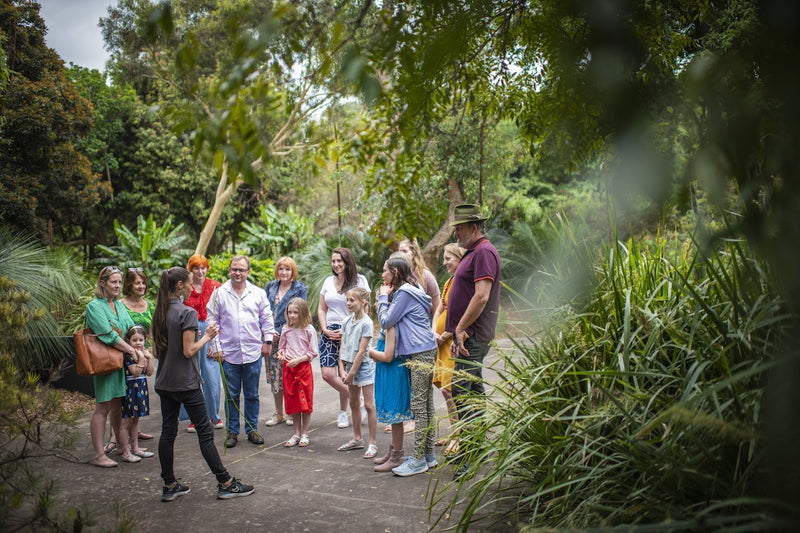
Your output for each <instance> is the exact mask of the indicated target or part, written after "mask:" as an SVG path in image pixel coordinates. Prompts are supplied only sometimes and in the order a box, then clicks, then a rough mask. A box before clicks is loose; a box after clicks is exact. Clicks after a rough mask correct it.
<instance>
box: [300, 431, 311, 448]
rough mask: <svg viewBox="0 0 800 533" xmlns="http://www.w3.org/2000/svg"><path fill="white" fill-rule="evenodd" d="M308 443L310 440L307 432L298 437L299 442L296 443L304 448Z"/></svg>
mask: <svg viewBox="0 0 800 533" xmlns="http://www.w3.org/2000/svg"><path fill="white" fill-rule="evenodd" d="M309 443H310V440H309V438H308V434H305V435H303V436H302V437H300V444H298V446H300V447H301V448H305V447H306V446H308V445H309Z"/></svg>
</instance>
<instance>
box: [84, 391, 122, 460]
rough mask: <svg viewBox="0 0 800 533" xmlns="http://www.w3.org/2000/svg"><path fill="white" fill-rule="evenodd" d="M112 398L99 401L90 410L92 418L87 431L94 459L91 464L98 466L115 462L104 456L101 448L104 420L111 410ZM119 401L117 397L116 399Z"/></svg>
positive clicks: (104, 429)
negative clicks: (90, 439) (90, 438)
mask: <svg viewBox="0 0 800 533" xmlns="http://www.w3.org/2000/svg"><path fill="white" fill-rule="evenodd" d="M113 401H114V400H109V401H107V402H100V403H97V404H95V406H94V411H93V412H92V418H91V420H90V422H89V431H90V433H91V435H92V447H93V448H94V459H92V461H91V462H92V464H96V465H98V466H104V465H110V464H112V463H113V464H116V462H115V461H112V460H111V459H109V458H108V457H106V452H105V451H104V450H103V445H104V443H103V437H105V432H106V420H107V419H108V414H109V412H110V411H111V408H112V405H111V403H112V402H113ZM117 402H119V399H117Z"/></svg>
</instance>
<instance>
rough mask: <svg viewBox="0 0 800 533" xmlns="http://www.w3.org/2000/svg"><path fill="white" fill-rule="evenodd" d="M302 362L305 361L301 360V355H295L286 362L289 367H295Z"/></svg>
mask: <svg viewBox="0 0 800 533" xmlns="http://www.w3.org/2000/svg"><path fill="white" fill-rule="evenodd" d="M302 362H303V361H301V360H300V358H299V357H295V358H294V359H292V360H291V361H287V362H286V366H288V367H289V368H294V367H296V366H297V365H299V364H300V363H302Z"/></svg>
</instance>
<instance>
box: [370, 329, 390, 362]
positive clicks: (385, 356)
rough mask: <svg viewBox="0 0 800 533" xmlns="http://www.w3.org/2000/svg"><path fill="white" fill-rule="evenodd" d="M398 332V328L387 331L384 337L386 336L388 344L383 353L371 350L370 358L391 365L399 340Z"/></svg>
mask: <svg viewBox="0 0 800 533" xmlns="http://www.w3.org/2000/svg"><path fill="white" fill-rule="evenodd" d="M396 331H397V329H396V328H389V329H387V330H386V331H385V332H384V335H386V342H385V345H384V348H383V351H382V352H379V351H378V350H376V349H375V348H370V349H369V356H370V357H372V358H373V359H374V360H376V361H380V362H381V363H391V362H392V359H394V347H395V341H396V340H397V334H396Z"/></svg>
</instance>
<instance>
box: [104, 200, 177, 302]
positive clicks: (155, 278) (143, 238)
mask: <svg viewBox="0 0 800 533" xmlns="http://www.w3.org/2000/svg"><path fill="white" fill-rule="evenodd" d="M182 230H183V224H178V225H177V226H175V227H174V228H173V227H172V217H171V216H168V217H167V219H166V220H165V221H164V223H163V224H161V225H159V224H158V223H156V221H155V219H154V218H153V215H150V216H148V217H147V220H145V218H144V217H143V216H142V215H139V217H138V218H137V221H136V231H135V232H134V231H133V230H131V229H129V228H128V227H127V226H125V225H124V224H120V223H119V222H118V221H116V220H115V221H114V232H115V233H116V235H117V241H118V244H117V245H116V246H103V245H99V246H98V247H97V249H98V250H99V251H100V252H101V253H103V254H104V255H105V256H106V257H101V258H98V259H97V260H96V261H97V264H99V265H104V266H105V265H116V266H118V267H120V268H122V269H123V270H125V269H126V268H144V271H145V274H146V275H147V279H148V283H149V286H150V287H151V288H152V289H155V288H156V287H158V282H159V279H160V277H161V271H162V270H164V269H167V268H169V267H172V266H175V265H185V264H186V261H187V260H188V259H189V256H190V255H191V254H192V250H190V249H188V248H186V247H185V246H186V243H187V241H188V239H187V237H186V235H184V234H182V233H181V232H182Z"/></svg>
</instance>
